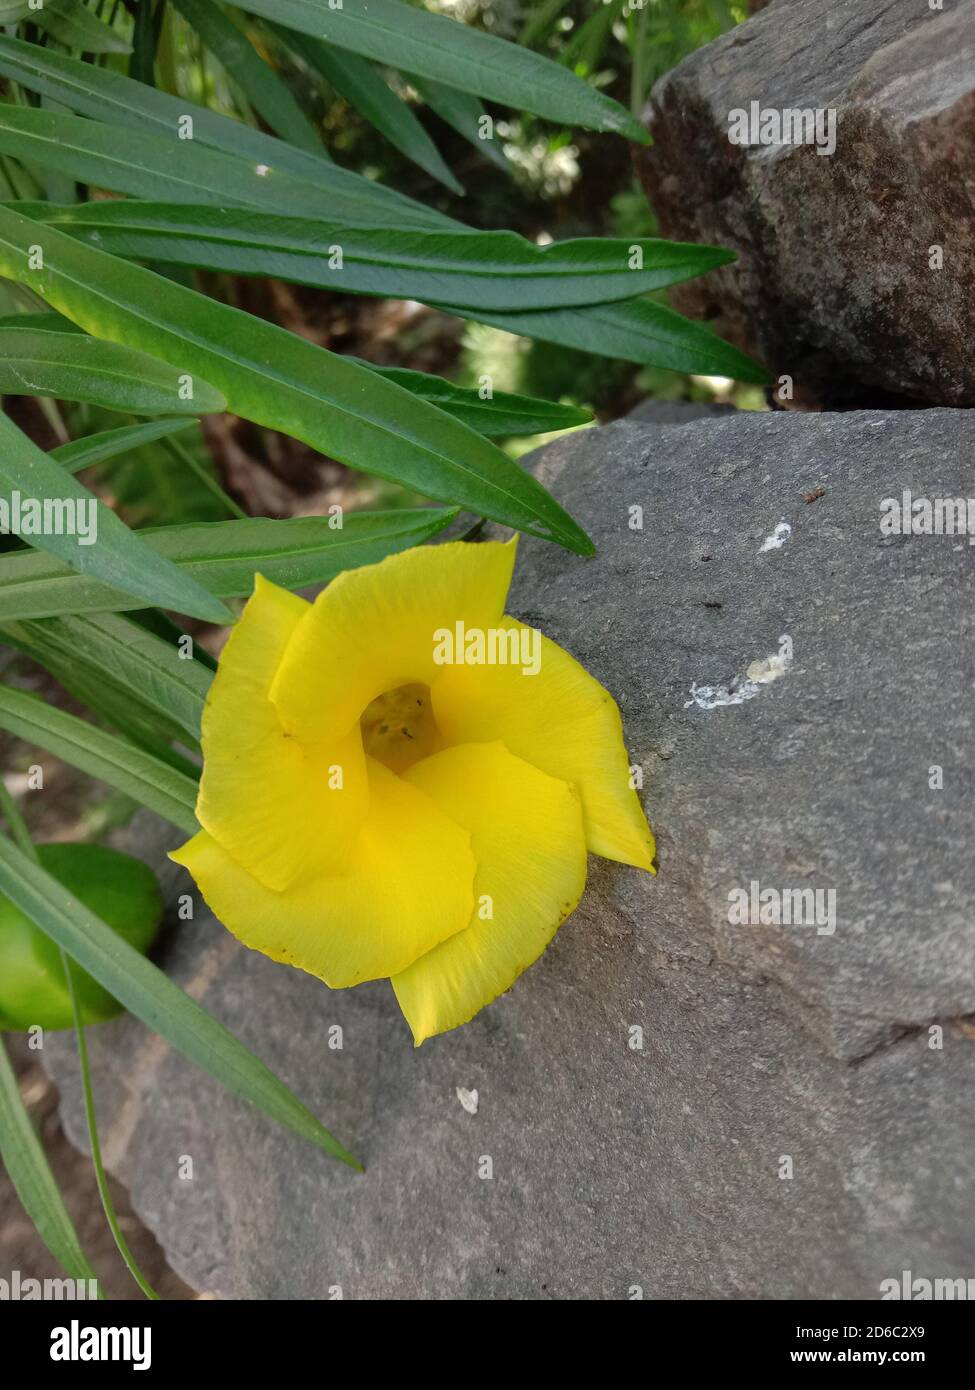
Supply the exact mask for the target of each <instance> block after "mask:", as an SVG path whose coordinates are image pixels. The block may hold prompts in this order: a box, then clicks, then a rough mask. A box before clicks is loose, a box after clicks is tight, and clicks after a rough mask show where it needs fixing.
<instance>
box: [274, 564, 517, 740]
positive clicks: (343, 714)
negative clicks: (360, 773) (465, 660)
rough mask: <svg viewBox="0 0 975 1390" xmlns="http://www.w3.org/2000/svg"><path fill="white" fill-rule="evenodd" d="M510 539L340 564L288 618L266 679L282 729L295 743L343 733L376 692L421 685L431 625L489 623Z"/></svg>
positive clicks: (502, 594) (434, 670) (429, 664)
mask: <svg viewBox="0 0 975 1390" xmlns="http://www.w3.org/2000/svg"><path fill="white" fill-rule="evenodd" d="M514 560H515V545H514V542H508V543H507V544H501V543H500V542H498V541H490V542H486V543H485V544H483V545H465V544H463V543H461V542H459V541H457V542H449V543H447V544H445V545H438V546H426V547H420V548H417V549H415V550H406V551H403V552H402V554H399V555H391V556H389V557H388V558H387V559H385V560H382V561H380V563H379V564H377V565H368V566H364V567H363V568H362V569H358V570H347V571H346V572H345V573H344V574H340V575H339V576H338V578H337V579H334V580H333V581H332V583H331V584H330V585H329V586H328V588H327V589H325V590H324V592H323V593H321V594H319V596H318V598H317V599H316V600H315V602H314V604H313V605H312V606H311V607H310V608H309V609H308V610H307V611H306V612H305V614H304V616H303V617H302V619H301V621H300V622H299V623H298V624H297V626H296V628H295V630H294V632H293V634H292V636H291V639H290V641H289V642H288V646H287V650H286V652H285V654H284V657H283V659H282V661H281V665H280V668H279V670H278V673H277V676H276V677H275V679H274V682H273V684H272V686H271V699H272V701H273V703H274V705H275V707H276V708H277V711H278V714H279V715H280V718H281V722H282V724H283V725H284V727H285V728H286V729H287V730H288V732H289V733H291V734H293V735H295V736H296V737H298V738H299V739H301V740H302V741H303V742H306V743H314V742H316V741H318V740H321V739H326V738H328V737H332V736H341V735H344V734H346V733H347V732H348V731H349V729H351V728H352V727H353V725H355V724H356V723H357V722H358V720H359V718H360V716H361V715H362V712H363V710H365V709H366V707H367V706H368V705H369V704H370V703H371V701H373V700H374V699H376V698H377V697H378V696H380V695H382V694H383V693H384V692H386V691H391V690H395V689H397V688H398V687H400V686H404V685H409V684H413V683H418V684H423V685H428V686H429V685H430V684H431V682H432V681H433V680H434V678H435V677H436V676H438V675H440V674H441V672H442V671H443V669H444V668H443V667H441V666H437V665H436V664H435V663H434V659H433V658H434V650H435V646H436V639H435V633H436V632H437V631H438V630H439V629H442V628H453V626H454V624H455V623H456V622H458V621H463V622H465V623H466V624H467V625H468V626H473V627H481V628H488V627H494V626H497V625H498V624H499V623H500V620H501V617H502V614H503V613H504V602H505V598H506V597H507V593H508V586H509V584H510V583H511V570H512V566H513V565H514Z"/></svg>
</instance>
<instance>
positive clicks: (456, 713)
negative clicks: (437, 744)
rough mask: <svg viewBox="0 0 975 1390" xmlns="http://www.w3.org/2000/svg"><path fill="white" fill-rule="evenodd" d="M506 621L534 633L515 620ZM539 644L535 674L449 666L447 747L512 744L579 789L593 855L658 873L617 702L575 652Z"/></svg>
mask: <svg viewBox="0 0 975 1390" xmlns="http://www.w3.org/2000/svg"><path fill="white" fill-rule="evenodd" d="M501 625H502V626H504V627H507V628H517V629H519V630H526V629H525V628H524V624H523V623H519V622H516V621H515V620H514V619H513V618H505V619H504V620H503V622H502V624H501ZM539 638H540V641H541V665H540V669H539V671H538V674H537V675H534V676H532V675H525V674H523V673H522V668H521V667H520V666H516V665H495V666H459V665H457V666H447V667H444V668H443V672H444V674H443V677H442V679H441V680H439V681H438V682H437V684H436V685H435V686H434V687H432V691H431V693H432V696H433V706H434V714H435V717H436V721H437V725H438V727H439V729H440V733H441V736H442V737H443V739H444V742H445V743H447V744H454V743H468V742H488V741H490V740H492V739H501V740H503V742H504V743H505V745H506V747H507V748H509V749H510V751H511V752H512V753H514V754H516V755H517V756H518V757H519V758H524V759H525V761H526V762H530V763H532V764H533V765H534V766H535V767H538V768H541V770H542V771H543V772H547V773H548V774H549V776H551V777H557V778H559V779H560V780H561V781H563V782H568V783H569V784H570V785H571V786H572V787H574V788H575V790H576V791H577V792H578V794H579V797H580V799H581V801H582V809H583V815H584V819H585V827H586V843H587V844H588V846H589V848H590V849H591V850H592V852H593V854H601V855H602V856H603V858H604V859H615V860H617V861H618V862H620V863H622V864H633V865H634V866H635V867H636V868H638V869H649V870H651V872H652V865H653V855H654V841H653V835H652V834H651V831H650V827H649V826H648V825H647V821H646V817H645V816H644V814H643V809H642V807H641V806H640V801H639V798H638V797H637V794H636V792H635V791H634V790H633V789H632V788H631V787H630V784H629V783H630V769H629V758H628V756H627V752H626V747H625V745H624V743H623V725H622V721H621V720H620V712H619V710H618V709H617V707H616V702H615V701H614V699H613V697H612V696H611V695H610V694H609V692H608V691H607V690H604V689H603V687H602V686H601V685H600V684H599V682H598V681H596V680H593V678H592V676H590V675H589V673H588V672H587V671H585V670H584V669H583V668H582V667H581V666H580V665H579V663H578V662H577V661H575V660H574V659H573V658H572V657H571V656H569V654H568V652H564V651H563V650H562V648H561V647H558V646H556V644H555V643H554V642H551V641H549V639H548V638H547V637H545V636H543V635H542V634H541V633H539Z"/></svg>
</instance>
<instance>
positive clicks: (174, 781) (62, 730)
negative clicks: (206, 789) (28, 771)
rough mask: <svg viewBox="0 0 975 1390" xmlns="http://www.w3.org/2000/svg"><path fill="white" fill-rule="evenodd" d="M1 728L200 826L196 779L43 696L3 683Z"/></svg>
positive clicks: (184, 826)
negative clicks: (58, 707)
mask: <svg viewBox="0 0 975 1390" xmlns="http://www.w3.org/2000/svg"><path fill="white" fill-rule="evenodd" d="M0 729H6V730H7V731H8V732H9V733H12V734H16V735H17V737H18V738H23V739H26V740H27V742H28V743H34V744H36V745H37V747H38V748H44V749H46V750H47V752H49V753H53V754H54V755H55V757H58V758H63V759H64V761H65V762H66V763H70V764H71V766H72V767H77V768H80V769H81V771H82V772H87V773H88V775H89V776H90V777H97V778H98V780H99V781H101V782H106V783H107V784H108V786H110V787H114V788H115V790H116V791H120V792H124V793H125V795H126V796H131V798H132V800H133V801H137V802H138V803H139V805H140V806H146V807H148V809H149V810H150V811H155V812H156V814H157V815H159V816H162V818H163V819H164V820H168V821H169V822H170V824H171V825H175V826H177V827H178V829H180V830H183V831H185V832H186V833H187V834H188V835H192V834H195V832H196V830H197V828H198V827H197V824H196V816H195V814H194V810H193V808H194V806H195V805H196V782H195V781H194V780H193V778H192V777H188V776H186V774H185V773H182V772H178V771H177V770H176V769H175V768H173V767H170V766H169V765H168V764H167V763H164V762H162V761H161V760H160V759H159V758H156V757H153V755H152V754H151V753H147V752H145V751H144V750H143V749H141V748H135V747H133V746H132V744H130V743H127V742H126V741H125V740H124V739H120V738H116V737H115V735H114V734H107V733H105V731H104V730H103V729H97V728H96V727H95V726H94V724H87V723H85V721H84V720H83V719H78V718H77V717H76V716H75V715H73V714H68V713H67V712H66V711H65V710H61V709H55V708H54V707H53V706H52V705H49V704H47V703H46V702H45V701H44V700H42V699H41V698H40V696H38V695H29V694H27V692H26V691H23V690H12V689H10V687H9V686H3V685H0Z"/></svg>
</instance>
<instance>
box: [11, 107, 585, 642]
mask: <svg viewBox="0 0 975 1390" xmlns="http://www.w3.org/2000/svg"><path fill="white" fill-rule="evenodd" d="M42 114H47V113H42ZM63 119H68V118H63ZM38 243H39V244H42V245H43V248H44V269H43V270H42V271H37V270H32V269H31V265H30V257H29V255H28V251H29V248H30V247H31V246H33V245H35V244H38ZM0 272H2V273H3V274H5V275H7V276H8V277H9V278H10V279H13V280H17V281H18V282H20V283H22V284H25V285H27V286H28V287H29V288H30V289H32V290H34V291H35V292H36V293H37V294H39V295H40V296H41V298H42V299H44V300H45V301H46V302H47V303H48V304H50V305H52V306H53V307H54V308H55V309H57V310H58V312H59V313H63V314H65V315H67V317H68V318H70V319H73V320H74V321H75V322H76V323H79V324H80V325H81V326H82V328H84V329H85V330H86V331H87V332H90V333H93V334H94V336H95V337H99V338H108V339H109V340H111V341H113V342H122V343H125V344H126V345H127V346H129V347H134V348H139V349H141V350H143V351H151V352H152V354H153V355H154V356H156V357H159V358H162V360H163V361H166V362H170V363H171V364H172V365H174V366H177V367H179V368H180V370H181V371H184V372H191V373H193V374H194V375H195V374H199V376H200V377H201V378H202V379H203V380H205V381H209V382H210V383H211V384H212V385H214V386H215V387H216V388H217V389H218V390H219V391H221V392H222V393H223V395H224V397H225V398H226V401H227V408H228V410H231V411H233V413H234V414H236V415H240V416H243V418H244V419H246V420H253V421H254V422H255V423H256V424H259V425H265V426H267V427H268V428H270V429H277V430H281V431H282V432H283V433H285V434H289V435H292V436H293V437H295V438H296V439H301V440H302V441H303V442H304V443H306V444H309V445H310V446H311V447H312V448H313V449H317V450H318V451H319V452H320V453H323V454H328V455H330V456H331V457H332V458H334V459H337V460H338V461H339V462H341V463H347V464H348V465H349V466H350V467H352V468H358V469H361V470H362V471H363V472H367V473H373V474H375V475H377V476H378V477H382V478H386V479H387V480H388V481H390V482H394V483H398V484H400V485H401V486H403V487H407V488H412V489H414V490H415V491H417V492H420V493H422V494H423V495H424V496H426V497H432V498H435V499H437V500H438V501H443V502H448V503H456V504H458V505H462V506H465V507H469V508H470V509H471V510H472V511H476V512H477V513H478V514H479V515H480V516H486V517H490V518H491V520H493V521H499V522H502V523H503V524H505V525H508V526H515V527H517V528H518V529H520V530H522V531H526V532H528V533H529V534H532V535H536V536H540V537H541V538H543V539H545V540H555V541H557V542H558V543H559V544H562V545H565V546H566V547H567V548H568V549H570V550H576V551H578V552H579V553H580V554H590V553H591V552H592V549H593V546H592V542H591V541H590V539H589V537H588V536H587V535H586V534H585V532H584V531H583V530H582V529H581V527H579V526H578V525H577V524H576V522H574V521H573V520H572V518H571V517H570V516H569V515H568V514H567V513H566V512H565V511H564V510H563V509H562V508H561V507H560V506H559V504H558V503H557V502H556V501H555V500H554V499H553V498H552V497H550V496H549V494H548V493H547V492H546V491H545V489H544V488H543V487H542V486H541V484H540V483H538V482H537V481H536V480H535V479H534V478H533V477H532V476H531V475H530V474H528V473H526V472H524V471H523V470H522V469H521V468H519V467H518V465H517V464H516V463H514V462H513V461H512V460H511V459H510V458H508V456H507V455H506V454H504V453H502V451H501V450H500V449H498V448H497V447H496V446H495V445H493V444H491V443H490V442H489V441H488V440H486V439H484V438H483V437H482V436H481V435H478V434H476V433H475V432H474V431H473V430H470V429H468V428H467V426H466V425H463V424H461V423H460V421H458V420H455V419H454V418H452V417H451V416H449V415H447V414H445V412H443V411H441V410H438V409H437V408H436V407H435V406H431V405H429V404H428V403H427V402H426V401H423V400H420V399H419V398H418V397H416V396H413V395H411V393H410V392H409V391H404V390H403V388H402V387H400V386H396V385H394V383H393V382H391V381H385V380H383V378H382V377H377V376H376V375H375V374H374V373H372V372H369V371H367V370H366V369H365V368H364V367H360V366H359V365H358V363H355V362H350V361H348V359H346V358H343V357H340V356H337V355H336V354H334V353H330V352H327V351H326V350H325V349H324V348H320V347H317V346H316V345H315V344H313V343H310V342H308V341H307V340H305V339H302V338H299V337H297V336H296V335H295V334H293V333H288V332H286V331H285V330H284V329H281V328H278V327H277V326H276V325H274V324H270V323H267V322H264V321H263V320H261V319H257V318H253V317H251V316H250V315H249V314H245V313H242V312H241V311H240V310H238V309H233V308H230V307H229V306H227V305H225V304H219V303H216V302H215V301H213V300H210V299H207V298H205V297H204V296H203V295H200V294H197V293H196V292H195V291H193V290H189V289H185V288H184V287H183V286H182V285H177V284H174V283H173V282H172V281H171V280H167V279H164V278H163V277H162V276H160V275H155V274H153V272H152V271H149V270H145V269H143V268H141V267H139V266H135V265H132V264H130V263H128V262H123V261H120V260H118V259H116V258H115V257H114V256H108V255H106V254H105V253H104V252H102V251H95V250H93V249H92V248H91V247H90V246H86V245H83V244H82V243H81V242H78V241H76V240H74V238H72V237H69V236H66V235H65V234H64V233H63V232H59V231H57V230H55V229H54V228H52V227H50V226H43V224H41V223H38V222H32V221H30V220H29V219H28V218H25V217H21V216H20V215H19V214H18V213H15V212H12V211H11V210H10V209H9V208H0ZM50 466H51V467H56V466H57V465H56V464H51V465H50ZM61 476H62V477H63V474H62V475H61ZM140 592H141V591H140ZM151 602H152V603H153V604H154V605H155V606H158V607H169V608H178V607H180V605H179V604H175V603H171V602H169V601H167V600H166V599H164V598H163V597H162V596H161V595H159V594H157V595H156V596H155V597H154V598H152V599H151ZM182 611H183V612H191V611H192V610H190V609H188V608H186V607H185V606H184V607H183V608H182ZM194 616H197V615H196V614H194Z"/></svg>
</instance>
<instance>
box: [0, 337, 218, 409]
mask: <svg viewBox="0 0 975 1390" xmlns="http://www.w3.org/2000/svg"><path fill="white" fill-rule="evenodd" d="M188 385H189V383H188V382H184V383H181V382H180V374H179V372H178V371H176V370H175V369H174V368H173V367H171V366H170V365H169V364H167V363H166V362H160V361H159V360H158V359H157V358H155V357H150V356H149V354H148V353H145V352H138V351H137V350H135V349H134V348H130V347H125V346H123V345H122V344H120V343H103V342H99V340H98V339H97V338H90V337H88V336H87V335H86V334H84V333H55V332H51V331H49V330H47V329H44V330H41V331H37V330H34V329H31V328H0V394H3V395H10V396H53V397H55V398H56V399H57V400H62V401H85V402H87V403H88V404H90V405H100V406H104V407H105V408H106V409H108V410H120V411H126V412H129V413H131V414H133V415H164V414H165V415H174V414H180V415H193V416H196V415H209V414H211V413H212V412H214V411H218V410H223V407H224V399H223V397H222V396H221V395H220V393H219V391H214V390H213V388H212V387H211V386H209V385H208V384H207V383H206V382H205V381H194V382H193V383H192V386H193V392H192V395H189V394H188V390H187V391H185V392H184V391H183V390H181V386H186V387H187V388H188Z"/></svg>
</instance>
